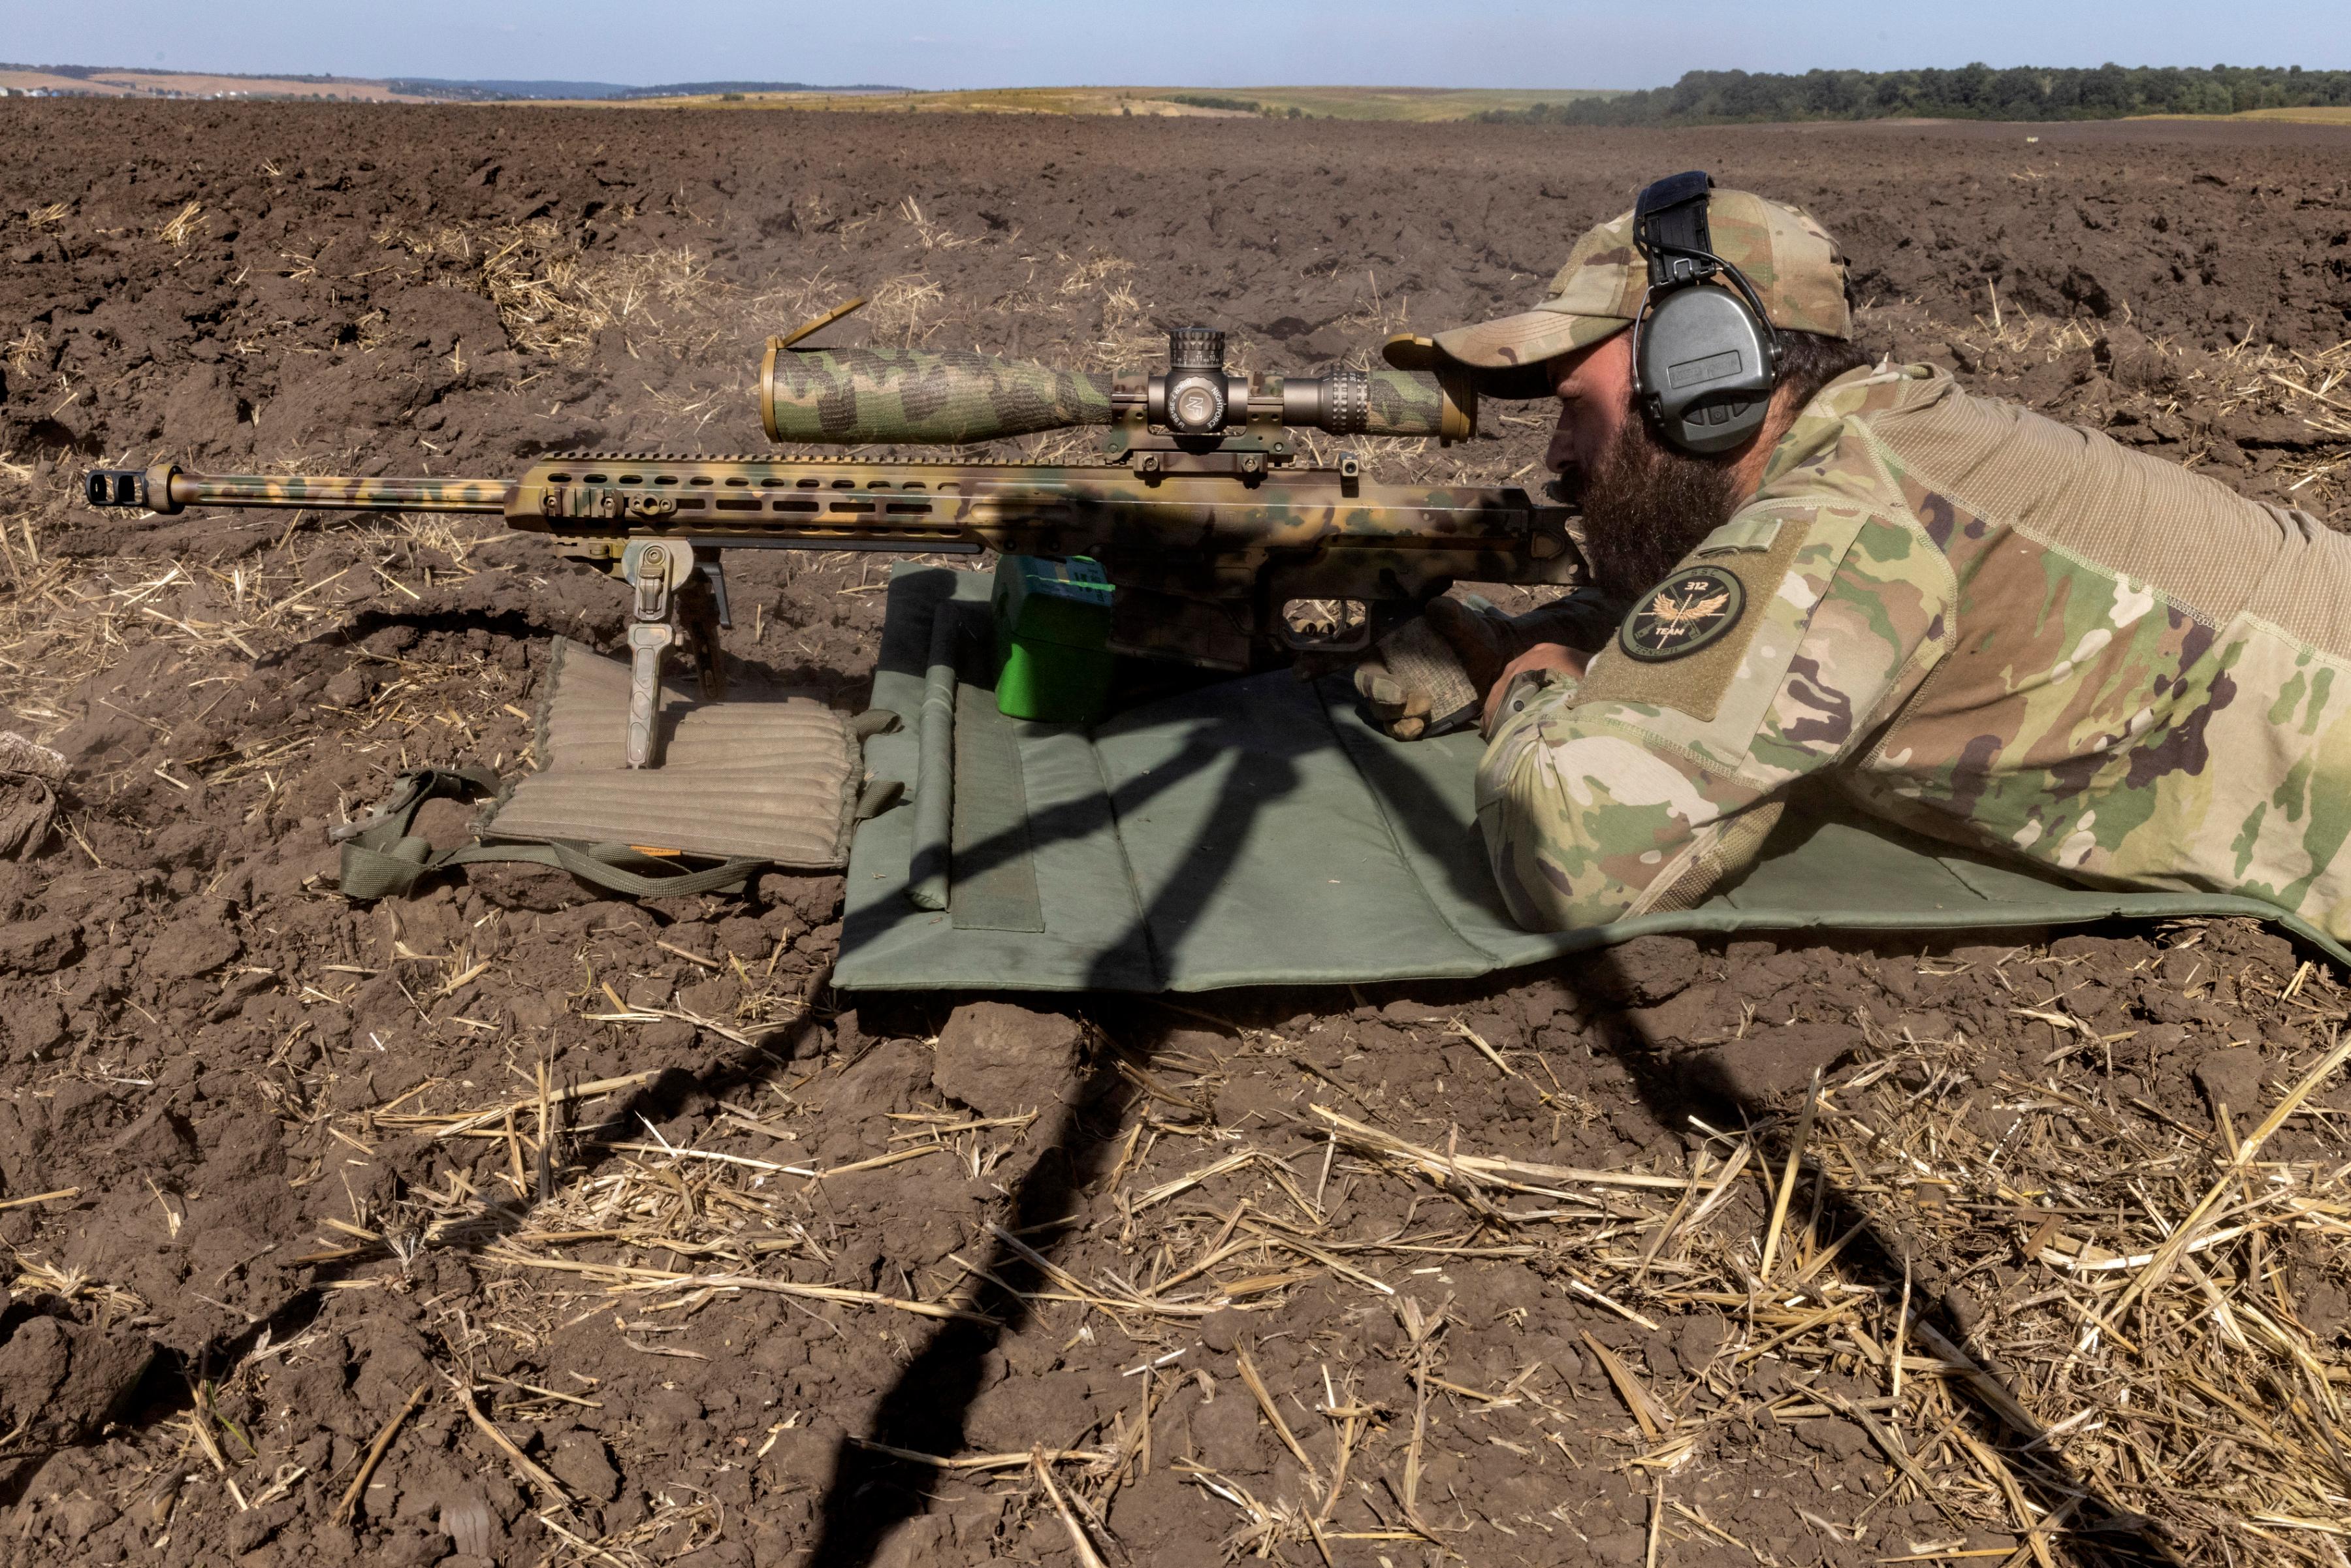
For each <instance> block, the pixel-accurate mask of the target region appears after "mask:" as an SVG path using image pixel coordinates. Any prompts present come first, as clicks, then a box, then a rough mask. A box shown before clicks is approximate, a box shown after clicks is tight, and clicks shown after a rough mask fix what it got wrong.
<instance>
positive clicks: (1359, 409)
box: [1322, 371, 1372, 435]
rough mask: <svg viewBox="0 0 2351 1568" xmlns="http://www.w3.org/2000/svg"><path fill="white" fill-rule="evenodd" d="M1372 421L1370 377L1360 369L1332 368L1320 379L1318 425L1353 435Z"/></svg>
mask: <svg viewBox="0 0 2351 1568" xmlns="http://www.w3.org/2000/svg"><path fill="white" fill-rule="evenodd" d="M1371 422H1372V378H1371V377H1369V376H1367V375H1365V374H1364V372H1363V371H1332V373H1331V374H1329V375H1327V376H1325V377H1323V378H1322V428H1323V429H1324V430H1327V431H1329V432H1330V433H1331V434H1333V435H1353V434H1358V433H1359V432H1361V431H1362V430H1363V429H1364V426H1366V425H1368V424H1370V423H1371Z"/></svg>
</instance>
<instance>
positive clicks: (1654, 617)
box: [1616, 566, 1747, 664]
mask: <svg viewBox="0 0 2351 1568" xmlns="http://www.w3.org/2000/svg"><path fill="white" fill-rule="evenodd" d="M1746 607H1747V591H1746V590H1745V589H1744V588H1742V587H1740V581H1739V579H1737V578H1735V577H1733V576H1731V574H1730V573H1729V572H1727V571H1725V570H1722V569H1721V568H1719V567H1712V566H1691V567H1684V568H1683V569H1682V570H1679V571H1677V572H1675V573H1674V574H1673V575H1672V576H1671V577H1669V578H1667V579H1666V580H1665V581H1663V582H1661V583H1659V584H1657V586H1656V587H1655V588H1653V589H1650V590H1649V591H1647V592H1646V593H1644V594H1642V595H1641V597H1640V598H1639V599H1637V600H1635V601H1634V603H1633V611H1632V613H1631V614H1629V615H1627V616H1625V623H1624V625H1623V626H1622V627H1620V628H1619V629H1618V631H1617V633H1616V641H1617V642H1618V643H1621V644H1623V646H1624V649H1625V654H1626V655H1627V656H1628V657H1631V658H1635V659H1638V660H1640V661H1642V662H1643V663H1644V664H1660V663H1663V662H1664V661H1666V660H1667V659H1678V658H1680V657H1682V656H1683V655H1684V654H1686V653H1697V652H1698V650H1699V649H1700V648H1703V647H1706V646H1707V645H1708V643H1714V642H1717V641H1719V639H1720V638H1721V637H1722V635H1723V633H1724V632H1729V630H1730V629H1731V628H1732V627H1733V626H1736V625H1738V624H1739V616H1740V612H1741V611H1743V610H1745V609H1746Z"/></svg>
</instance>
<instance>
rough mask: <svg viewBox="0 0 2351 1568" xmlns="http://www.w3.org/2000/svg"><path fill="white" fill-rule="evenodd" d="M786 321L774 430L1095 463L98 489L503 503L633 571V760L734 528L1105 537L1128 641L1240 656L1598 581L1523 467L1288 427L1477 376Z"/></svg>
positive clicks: (1416, 411) (744, 464)
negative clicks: (1374, 473) (992, 344)
mask: <svg viewBox="0 0 2351 1568" xmlns="http://www.w3.org/2000/svg"><path fill="white" fill-rule="evenodd" d="M848 308H854V305H853V304H852V306H851V307H847V308H844V309H843V310H841V311H836V312H834V313H833V314H832V315H831V316H828V317H825V318H821V319H819V320H817V321H814V322H811V323H810V324H809V325H808V326H806V327H804V328H802V329H800V330H799V331H798V332H795V333H793V334H790V335H789V336H787V337H781V338H776V339H772V340H769V343H768V353H767V360H766V362H765V364H764V365H763V367H762V370H761V373H760V378H759V403H760V415H761V422H762V423H763V424H764V425H765V426H766V429H767V433H768V436H769V437H770V438H771V439H773V440H777V441H787V442H818V443H831V444H871V443H896V444H923V443H927V444H966V443H973V442H980V441H989V440H995V439H998V438H1001V437H1005V436H1012V435H1023V434H1035V433H1038V432H1042V431H1050V430H1056V429H1065V428H1070V427H1072V426H1081V425H1099V426H1102V427H1104V429H1105V435H1106V439H1105V444H1104V449H1103V451H1102V455H1101V457H1100V458H1099V460H1097V461H1095V462H1092V463H1086V464H1055V463H1008V462H969V461H966V462H952V461H950V462H940V461H925V462H903V463H901V462H871V461H866V460H863V459H861V458H855V457H808V456H778V455H747V456H691V455H653V454H626V453H599V452H575V453H564V454H560V455H551V456H547V457H543V458H541V459H539V460H538V462H536V463H533V464H532V465H530V466H529V468H528V469H527V470H526V471H525V472H524V473H523V475H522V476H521V477H520V478H518V479H514V480H496V479H455V478H448V479H444V478H381V479H362V478H325V477H318V476H265V475H206V474H195V473H190V472H188V471H186V470H184V469H182V468H180V467H179V466H177V465H173V464H170V463H162V464H158V465H155V466H152V467H150V468H146V469H143V470H142V469H119V468H115V469H93V470H91V471H90V472H89V475H88V476H87V481H86V495H87V499H88V500H89V504H90V505H92V506H94V507H145V508H147V509H148V510H151V511H154V512H159V513H164V514H170V513H176V512H181V511H183V510H186V509H187V508H189V507H310V508H319V509H322V510H343V511H377V512H387V511H388V512H475V513H496V514H498V515H500V516H503V517H505V518H506V520H507V524H508V526H509V527H512V528H517V529H521V530H524V531H527V532H531V533H540V534H545V535H547V536H549V539H550V542H551V543H552V544H553V545H554V546H555V548H556V549H557V550H558V551H559V553H561V554H564V555H567V556H569V557H572V558H574V559H580V560H583V561H586V562H589V563H590V564H591V565H593V566H595V567H597V568H598V569H599V570H603V571H605V572H607V573H609V574H610V575H611V576H614V577H617V578H620V579H621V580H623V581H624V582H626V583H627V585H628V588H629V593H630V608H629V632H628V642H629V646H630V649H631V652H632V685H631V702H630V716H629V747H628V758H629V763H630V766H632V767H643V766H646V765H647V764H648V763H649V762H650V760H651V758H652V755H653V716H654V710H655V707H656V706H657V703H658V699H659V694H660V680H661V666H662V663H663V659H664V654H665V653H667V652H668V651H670V650H671V649H673V648H677V649H680V650H681V651H682V652H684V653H688V654H690V655H691V656H692V657H693V659H694V662H695V665H696V666H697V674H698V675H699V678H700V683H701V687H702V691H703V694H704V695H705V696H706V697H709V698H712V699H716V698H717V697H718V696H720V695H723V694H724V691H725V679H724V675H723V673H722V667H721V663H720V660H719V657H718V641H717V631H718V629H719V628H721V627H724V626H726V625H727V624H729V623H730V622H729V617H728V612H727V604H726V578H725V575H724V573H723V571H722V570H721V564H720V563H721V560H722V554H721V552H723V551H725V550H727V549H741V548H746V547H752V548H759V549H815V550H841V549H852V550H883V551H891V552H896V553H901V554H929V553H946V554H953V553H976V552H977V551H979V550H982V549H994V550H997V551H999V552H1002V553H1004V554H1008V555H1033V556H1046V557H1056V558H1062V559H1067V558H1070V557H1076V556H1082V557H1088V558H1091V559H1092V560H1094V561H1095V562H1097V563H1098V564H1099V565H1100V567H1101V568H1102V573H1103V575H1104V576H1105V577H1106V578H1107V579H1108V580H1109V581H1110V582H1111V584H1112V586H1113V599H1112V611H1111V646H1112V648H1113V651H1115V652H1119V653H1134V654H1141V655H1145V656H1149V657H1156V658H1165V659H1175V660H1180V661H1184V662H1186V663H1189V664H1196V665H1201V666H1205V667H1208V668H1212V669H1224V670H1244V669H1248V668H1250V667H1252V666H1253V665H1254V664H1259V663H1265V662H1270V661H1272V660H1275V659H1278V658H1280V657H1282V656H1284V654H1285V653H1297V652H1303V651H1308V650H1314V651H1320V652H1328V653H1357V652H1361V651H1362V650H1363V649H1364V648H1365V647H1367V646H1368V645H1369V644H1370V642H1371V641H1372V638H1373V637H1374V635H1375V634H1376V632H1378V631H1379V630H1380V629H1381V628H1382V627H1383V626H1384V624H1386V623H1387V622H1388V620H1389V619H1391V618H1393V617H1394V616H1395V614H1397V613H1399V612H1410V611H1411V610H1413V609H1416V608H1417V607H1418V606H1419V605H1421V604H1423V603H1425V602H1426V601H1428V600H1429V599H1431V598H1434V597H1435V596H1437V595H1438V594H1440V593H1442V592H1444V591H1445V590H1446V589H1447V587H1448V586H1449V585H1451V584H1452V583H1453V582H1455V581H1457V580H1460V581H1473V582H1515V583H1556V584H1566V585H1573V584H1576V583H1580V582H1581V581H1583V559H1582V557H1581V555H1580V554H1579V553H1578V551H1577V549H1576V548H1575V545H1574V543H1573V539H1572V538H1571V537H1570V535H1569V532H1568V527H1567V524H1568V520H1569V517H1570V513H1569V511H1568V509H1567V508H1565V507H1556V506H1547V505H1542V504H1539V503H1537V502H1536V501H1534V500H1532V499H1531V498H1530V497H1529V496H1528V495H1527V493H1526V492H1525V491H1524V490H1520V489H1516V488H1502V487H1491V486H1401V485H1383V484H1375V483H1373V482H1372V481H1370V480H1368V479H1366V478H1364V476H1363V473H1362V466H1361V463H1360V461H1359V460H1358V459H1357V458H1356V457H1355V456H1353V455H1346V454H1342V455H1339V456H1338V457H1337V459H1336V461H1335V462H1333V463H1331V464H1328V465H1312V466H1308V465H1301V464H1300V463H1299V461H1298V458H1299V457H1300V455H1301V454H1300V451H1299V448H1298V444H1297V443H1296V442H1295V440H1294V439H1293V434H1292V433H1293V432H1295V431H1298V430H1301V429H1314V430H1320V431H1323V432H1326V433H1328V434H1334V435H1377V436H1422V437H1430V436H1433V437H1436V438H1437V439H1438V440H1440V441H1442V442H1447V443H1450V442H1452V441H1455V440H1459V439H1463V438H1466V437H1467V436H1468V435H1470V434H1473V433H1474V431H1475V429H1476V423H1477V398H1476V393H1475V391H1474V390H1473V389H1471V388H1470V387H1469V386H1468V384H1467V383H1465V382H1458V381H1455V380H1452V379H1449V378H1432V377H1428V376H1423V375H1415V374H1407V373H1405V372H1402V371H1341V372H1337V373H1334V374H1332V375H1327V376H1322V377H1315V378H1301V377H1279V376H1262V375H1250V376H1240V375H1235V374H1232V373H1230V372H1228V371H1227V370H1226V368H1225V365H1224V334H1223V333H1221V332H1217V331H1213V330H1210V329H1203V328H1184V329H1177V330H1176V331H1175V332H1173V333H1171V334H1170V336H1169V365H1168V369H1167V370H1166V371H1164V372H1148V373H1145V372H1122V373H1119V374H1115V375H1090V374H1082V373H1077V372H1071V371H1056V370H1051V369H1048V368H1044V367H1040V366H1033V365H1023V364H1016V363H1012V362H1009V361H1001V360H995V359H990V358H987V357H985V356H983V355H979V354H976V353H956V352H934V351H928V350H881V349H842V350H800V349H798V348H796V347H794V345H795V344H796V343H797V342H798V340H799V339H801V338H803V337H805V336H806V335H807V334H808V333H809V332H810V331H812V330H814V329H816V328H817V327H820V326H822V325H824V324H826V323H827V322H829V321H831V320H833V319H838V318H839V316H841V315H842V314H845V313H846V309H848ZM1298 601H1355V602H1358V603H1361V604H1363V605H1364V606H1365V607H1366V609H1365V613H1364V615H1363V617H1362V618H1361V620H1360V622H1359V623H1357V624H1355V625H1353V627H1352V628H1351V630H1350V632H1349V634H1347V635H1343V636H1340V637H1311V636H1305V635H1302V634H1301V633H1300V632H1298V631H1296V630H1294V629H1293V626H1292V623H1291V621H1290V618H1289V617H1288V616H1286V615H1285V614H1284V611H1285V609H1286V608H1287V607H1289V606H1290V605H1292V604H1294V603H1296V602H1298Z"/></svg>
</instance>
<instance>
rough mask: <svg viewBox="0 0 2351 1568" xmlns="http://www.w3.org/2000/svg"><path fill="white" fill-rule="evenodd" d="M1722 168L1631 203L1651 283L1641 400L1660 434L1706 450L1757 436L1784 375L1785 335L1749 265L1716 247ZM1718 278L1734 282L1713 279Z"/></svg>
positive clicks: (1636, 394)
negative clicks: (1712, 196)
mask: <svg viewBox="0 0 2351 1568" xmlns="http://www.w3.org/2000/svg"><path fill="white" fill-rule="evenodd" d="M1713 188H1714V176H1712V175H1711V174H1708V173H1707V172H1705V171H1703V170H1698V169H1693V170H1691V171H1690V172H1688V173H1687V174H1676V175H1674V176H1672V177H1671V178H1669V179H1664V180H1659V181H1658V182H1656V183H1655V184H1653V185H1650V186H1649V187H1648V188H1647V189H1646V190H1644V191H1643V192H1642V193H1641V194H1640V198H1639V199H1638V200H1637V201H1635V203H1634V204H1633V237H1634V243H1635V244H1636V245H1638V246H1640V249H1641V254H1642V255H1643V256H1646V257H1647V258H1648V263H1649V291H1648V294H1647V295H1646V298H1643V300H1642V301H1641V313H1640V314H1639V315H1638V316H1636V317H1635V318H1634V319H1633V399H1634V402H1636V403H1637V404H1639V406H1640V409H1641V414H1642V417H1643V418H1645V419H1646V420H1647V421H1648V422H1649V428H1650V429H1651V430H1653V431H1655V432H1656V434H1657V439H1658V440H1660V441H1662V442H1664V443H1665V444H1667V445H1668V446H1670V447H1672V448H1673V449H1674V450H1675V451H1677V452H1686V453H1687V454H1689V455H1692V456H1694V457H1708V456H1712V455H1715V454H1717V453H1720V452H1728V451H1729V450H1730V449H1731V448H1733V447H1735V446H1739V445H1740V444H1744V443H1745V442H1747V441H1749V440H1751V439H1752V438H1753V437H1754V435H1755V433H1756V432H1757V431H1759V430H1761V429H1762V428H1763V419H1764V416H1765V415H1766V414H1767V413H1770V412H1771V392H1772V389H1773V388H1774V387H1776V386H1778V385H1779V382H1780V375H1779V371H1780V336H1779V334H1778V333H1777V332H1775V331H1773V330H1772V329H1771V319H1770V318H1769V317H1768V316H1767V315H1766V314H1765V313H1764V309H1763V301H1762V298H1761V296H1759V295H1758V294H1757V293H1756V292H1755V286H1754V285H1753V284H1751V283H1750V282H1748V280H1747V276H1746V274H1744V273H1742V272H1740V270H1739V269H1738V268H1737V267H1733V266H1731V265H1730V263H1729V262H1727V261H1725V260H1723V259H1722V258H1721V257H1720V256H1717V255H1715V254H1714V248H1713V241H1712V238H1711V236H1710V235H1708V230H1707V224H1706V204H1707V193H1708V191H1711V190H1712V189H1713ZM1718 278H1719V279H1720V280H1722V281H1723V282H1724V283H1726V284H1728V285H1729V287H1720V288H1716V287H1704V286H1705V285H1707V284H1708V283H1711V282H1713V281H1714V280H1716V279H1718Z"/></svg>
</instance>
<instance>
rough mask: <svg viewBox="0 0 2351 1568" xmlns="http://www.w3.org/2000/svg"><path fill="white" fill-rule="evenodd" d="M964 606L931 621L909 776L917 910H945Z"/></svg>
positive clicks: (911, 879) (910, 874)
mask: <svg viewBox="0 0 2351 1568" xmlns="http://www.w3.org/2000/svg"><path fill="white" fill-rule="evenodd" d="M962 627H963V606H962V605H960V604H958V603H956V601H953V600H950V601H947V602H946V603H944V604H942V605H940V606H939V610H938V614H937V615H936V616H935V617H934V618H933V619H932V621H931V653H930V658H929V659H928V661H927V666H926V668H925V673H924V680H923V713H922V724H921V727H920V729H919V730H918V732H917V735H918V746H919V752H918V758H917V761H916V763H915V773H914V853H913V854H912V856H911V857H910V858H909V859H908V861H907V864H906V874H907V883H906V902H908V903H909V904H913V905H914V907H915V908H917V909H945V908H946V906H947V878H948V873H949V871H950V870H951V869H952V865H953V856H952V848H951V846H952V841H953V834H954V831H955V755H956V753H955V710H956V641H957V639H958V638H959V637H960V635H961V632H962Z"/></svg>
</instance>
